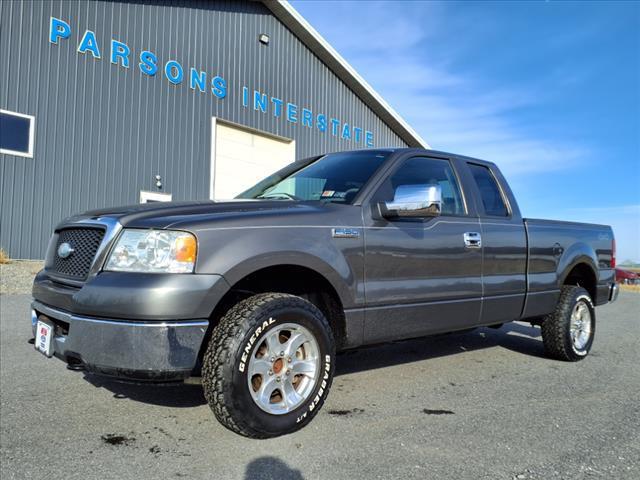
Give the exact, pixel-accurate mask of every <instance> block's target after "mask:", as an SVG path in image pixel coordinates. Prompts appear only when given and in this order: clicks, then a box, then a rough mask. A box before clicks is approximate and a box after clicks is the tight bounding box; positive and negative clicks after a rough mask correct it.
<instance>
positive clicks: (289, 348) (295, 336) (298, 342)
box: [284, 332, 308, 357]
mask: <svg viewBox="0 0 640 480" xmlns="http://www.w3.org/2000/svg"><path fill="white" fill-rule="evenodd" d="M307 341H308V340H307V336H306V335H305V334H304V333H302V332H293V333H292V334H291V337H289V340H287V343H285V344H284V346H285V352H286V354H287V355H289V356H290V357H293V356H295V353H296V351H297V350H298V349H299V348H300V347H301V346H302V345H303V344H304V343H305V342H307Z"/></svg>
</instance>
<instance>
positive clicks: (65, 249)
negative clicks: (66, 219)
mask: <svg viewBox="0 0 640 480" xmlns="http://www.w3.org/2000/svg"><path fill="white" fill-rule="evenodd" d="M73 252H74V250H73V247H71V245H69V244H68V243H67V242H64V243H61V244H60V246H59V247H58V256H59V257H60V258H67V257H68V256H69V255H71V254H72V253H73Z"/></svg>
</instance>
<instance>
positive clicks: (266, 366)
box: [250, 358, 271, 378]
mask: <svg viewBox="0 0 640 480" xmlns="http://www.w3.org/2000/svg"><path fill="white" fill-rule="evenodd" d="M269 370H271V362H269V361H268V360H266V359H265V358H254V359H253V360H252V361H251V370H250V372H251V376H253V375H262V377H263V378H264V377H266V376H267V375H269Z"/></svg>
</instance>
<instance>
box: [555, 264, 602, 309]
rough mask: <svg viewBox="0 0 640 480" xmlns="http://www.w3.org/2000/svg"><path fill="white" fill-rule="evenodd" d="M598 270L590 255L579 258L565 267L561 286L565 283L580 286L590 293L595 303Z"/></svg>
mask: <svg viewBox="0 0 640 480" xmlns="http://www.w3.org/2000/svg"><path fill="white" fill-rule="evenodd" d="M596 272H597V269H596V268H595V266H594V265H593V261H592V260H591V259H590V258H589V257H582V258H578V259H576V260H575V261H574V262H572V263H571V265H570V266H569V267H567V268H566V269H565V272H564V274H563V275H562V276H561V279H560V285H559V287H563V286H565V285H572V286H580V287H582V288H584V289H585V290H586V291H587V292H588V293H589V295H590V296H591V300H592V302H593V303H594V304H595V303H596V301H597V298H596V296H597V286H598V277H597V273H596Z"/></svg>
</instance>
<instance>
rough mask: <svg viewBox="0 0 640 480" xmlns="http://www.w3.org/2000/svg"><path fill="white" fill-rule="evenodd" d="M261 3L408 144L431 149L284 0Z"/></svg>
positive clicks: (270, 0) (266, 0)
mask: <svg viewBox="0 0 640 480" xmlns="http://www.w3.org/2000/svg"><path fill="white" fill-rule="evenodd" d="M262 3H264V5H265V6H266V7H267V8H268V9H269V10H271V12H272V13H273V14H274V15H275V16H276V18H278V20H280V21H281V22H282V23H283V24H284V25H285V26H286V27H287V28H289V30H291V31H292V32H293V33H294V34H295V35H296V36H297V37H298V38H299V39H300V41H302V43H304V44H305V45H306V47H307V48H309V50H311V51H312V52H313V53H314V54H315V55H316V56H317V57H318V58H319V59H320V60H322V61H323V62H324V63H325V64H326V65H327V66H328V67H329V68H330V69H331V70H332V71H333V72H334V73H335V74H336V75H337V76H338V77H339V78H340V79H341V80H342V81H343V82H344V83H345V84H346V85H347V86H348V87H349V88H350V89H351V90H352V91H353V92H354V93H355V94H356V95H358V97H360V98H361V99H362V101H363V102H365V103H366V104H367V106H369V108H371V110H373V112H374V113H375V114H376V115H378V116H379V117H380V118H381V119H382V120H383V121H384V122H385V123H386V124H387V125H389V127H390V128H391V129H392V130H393V131H394V132H395V133H396V134H397V135H398V136H399V137H400V138H401V139H402V140H403V141H404V142H406V143H407V145H409V146H410V147H421V148H430V147H429V144H428V143H427V142H426V141H424V139H423V138H422V137H420V135H418V133H417V132H416V131H415V130H414V129H413V128H411V126H409V124H408V123H407V122H406V121H405V120H404V119H403V118H402V117H401V116H400V115H399V114H398V113H397V112H396V111H395V110H394V109H393V108H391V106H390V105H389V104H388V103H387V102H386V101H385V100H384V99H383V98H382V97H381V96H380V95H379V94H378V92H376V91H375V90H374V89H373V88H372V87H371V85H369V84H368V83H367V82H366V81H365V79H364V78H362V77H361V76H360V74H358V72H356V70H355V69H354V68H353V67H352V66H351V65H349V63H348V62H347V61H346V60H345V59H344V58H342V56H340V54H339V53H338V52H337V51H336V50H335V49H334V48H333V47H332V46H331V45H330V44H329V43H328V42H327V41H326V40H325V39H324V38H323V37H322V36H321V35H320V34H319V33H318V32H317V31H316V30H315V29H314V28H313V27H312V26H311V25H310V24H309V22H307V21H306V20H305V19H304V17H303V16H302V15H300V14H299V13H298V12H297V11H296V10H295V9H294V8H293V7H292V6H291V4H290V3H289V2H287V1H286V0H262Z"/></svg>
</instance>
